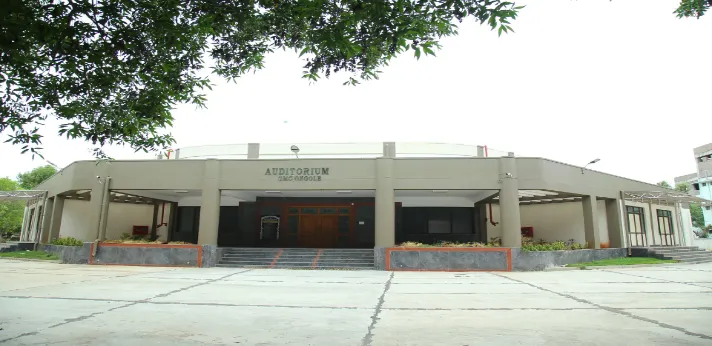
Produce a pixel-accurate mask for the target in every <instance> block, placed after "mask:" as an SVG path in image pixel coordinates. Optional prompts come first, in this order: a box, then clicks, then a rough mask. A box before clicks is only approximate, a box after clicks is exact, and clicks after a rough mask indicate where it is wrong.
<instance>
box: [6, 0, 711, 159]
mask: <svg viewBox="0 0 712 346" xmlns="http://www.w3.org/2000/svg"><path fill="white" fill-rule="evenodd" d="M710 3H712V0H681V4H680V7H679V8H678V10H677V11H676V13H677V14H678V15H679V16H681V17H699V16H701V15H703V14H704V12H705V11H706V10H707V9H708V8H709V6H710ZM520 9H521V7H518V6H516V5H515V4H514V3H513V2H510V1H503V0H391V1H368V0H121V1H116V0H4V1H3V3H2V6H0V32H2V35H0V134H6V135H7V137H8V141H9V142H10V143H13V144H16V145H19V146H21V148H22V152H27V151H29V152H31V153H32V154H33V155H34V154H36V153H40V150H41V142H42V136H41V135H40V133H39V128H40V127H42V126H44V123H45V121H46V120H47V119H58V120H59V124H60V125H59V129H58V132H59V134H60V135H63V136H66V137H67V138H80V139H84V140H87V141H89V142H91V143H92V144H94V145H95V153H96V154H97V156H102V155H103V152H102V151H101V150H100V148H101V147H102V146H103V145H105V144H118V145H129V146H131V147H132V148H134V149H135V150H142V151H148V150H153V149H161V148H166V147H167V146H170V145H171V144H173V143H174V139H173V137H172V136H171V135H170V134H169V133H167V132H165V131H164V129H166V128H169V127H170V126H171V125H172V123H173V117H172V116H171V109H172V107H173V106H174V105H176V104H179V103H187V104H194V105H196V106H199V107H202V106H204V105H205V97H204V95H203V93H202V92H203V91H204V90H205V89H206V88H207V89H209V88H210V87H211V84H210V81H209V76H206V75H205V73H203V71H204V70H205V69H206V63H205V61H206V60H209V61H210V62H211V64H210V67H211V69H212V73H213V74H215V75H218V76H221V77H224V78H227V79H228V80H235V79H236V78H239V77H240V76H242V75H244V74H246V73H248V72H251V71H255V70H258V69H261V68H262V67H263V66H264V57H265V55H266V54H268V53H269V52H272V51H274V50H276V49H290V50H295V51H297V52H299V54H300V56H301V57H302V58H303V59H304V61H305V65H304V75H303V77H304V78H307V79H309V80H317V79H318V78H320V76H326V77H329V76H330V75H331V74H332V73H334V72H340V71H343V72H347V73H350V75H351V77H349V79H348V80H347V81H346V83H345V84H352V85H355V84H358V83H359V81H360V80H364V79H365V80H367V79H372V78H378V74H379V68H381V67H383V66H384V65H387V64H388V63H389V61H391V60H392V59H393V58H394V57H396V56H397V55H399V54H401V53H404V52H406V51H409V50H412V51H413V54H414V55H415V56H416V57H418V58H419V57H420V56H421V55H435V50H437V49H438V48H439V47H440V46H439V43H438V42H439V40H440V39H441V38H443V37H446V36H451V35H455V34H457V26H456V24H455V23H457V22H461V21H463V20H465V19H468V18H469V19H474V20H476V21H478V22H480V23H482V24H485V25H487V26H489V27H491V28H492V29H495V30H497V31H498V32H499V34H502V33H506V32H509V31H511V30H512V28H511V26H510V22H511V21H512V20H514V19H516V17H517V14H518V11H519V10H520Z"/></svg>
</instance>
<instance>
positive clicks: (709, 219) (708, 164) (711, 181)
mask: <svg viewBox="0 0 712 346" xmlns="http://www.w3.org/2000/svg"><path fill="white" fill-rule="evenodd" d="M692 153H693V155H694V159H695V165H696V166H697V172H695V173H690V174H686V175H682V176H679V177H675V185H677V184H680V183H687V184H689V185H690V191H689V193H690V195H693V196H696V197H699V198H702V199H705V200H712V143H709V144H705V145H701V146H699V147H697V148H694V149H692ZM702 215H703V217H704V220H705V221H704V222H705V226H706V225H712V206H711V205H704V206H702Z"/></svg>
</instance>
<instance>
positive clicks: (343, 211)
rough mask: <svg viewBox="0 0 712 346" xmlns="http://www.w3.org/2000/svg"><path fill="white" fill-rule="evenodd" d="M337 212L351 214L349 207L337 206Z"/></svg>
mask: <svg viewBox="0 0 712 346" xmlns="http://www.w3.org/2000/svg"><path fill="white" fill-rule="evenodd" d="M339 214H351V208H339Z"/></svg>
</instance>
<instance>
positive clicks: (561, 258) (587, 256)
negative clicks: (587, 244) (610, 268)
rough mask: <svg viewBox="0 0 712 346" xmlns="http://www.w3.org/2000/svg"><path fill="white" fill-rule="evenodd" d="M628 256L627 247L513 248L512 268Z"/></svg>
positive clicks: (541, 268) (538, 268) (532, 268)
mask: <svg viewBox="0 0 712 346" xmlns="http://www.w3.org/2000/svg"><path fill="white" fill-rule="evenodd" d="M625 256H626V249H600V250H562V251H530V252H527V251H521V250H520V249H512V270H514V271H533V270H544V269H547V268H552V267H557V266H562V265H566V264H572V263H581V262H591V261H598V260H603V259H610V258H619V257H625Z"/></svg>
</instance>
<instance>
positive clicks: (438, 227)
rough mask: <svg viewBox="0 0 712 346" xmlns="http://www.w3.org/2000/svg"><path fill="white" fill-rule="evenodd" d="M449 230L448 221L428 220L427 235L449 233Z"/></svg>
mask: <svg viewBox="0 0 712 346" xmlns="http://www.w3.org/2000/svg"><path fill="white" fill-rule="evenodd" d="M451 229H452V227H451V225H450V220H428V233H430V234H443V233H450V230H451Z"/></svg>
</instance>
